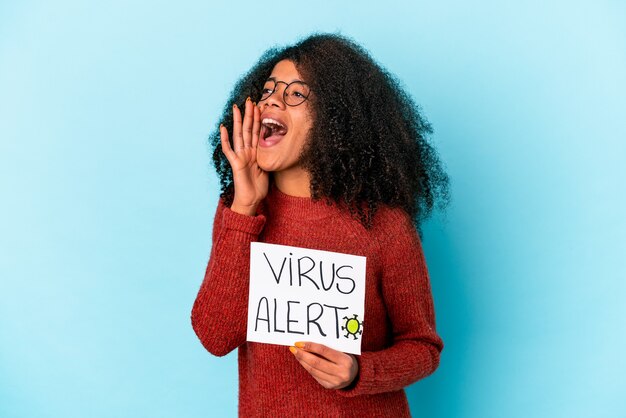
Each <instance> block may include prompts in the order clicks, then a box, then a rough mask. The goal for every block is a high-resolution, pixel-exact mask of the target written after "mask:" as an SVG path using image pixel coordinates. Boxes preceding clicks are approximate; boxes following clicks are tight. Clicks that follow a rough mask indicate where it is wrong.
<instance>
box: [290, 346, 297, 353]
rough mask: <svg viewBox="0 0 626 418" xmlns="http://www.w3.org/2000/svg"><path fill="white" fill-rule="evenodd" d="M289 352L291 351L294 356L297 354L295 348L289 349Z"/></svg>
mask: <svg viewBox="0 0 626 418" xmlns="http://www.w3.org/2000/svg"><path fill="white" fill-rule="evenodd" d="M289 351H291V352H292V353H293V354H296V353H297V352H298V350H297V349H296V347H289Z"/></svg>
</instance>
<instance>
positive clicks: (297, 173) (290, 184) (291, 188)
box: [272, 167, 311, 197]
mask: <svg viewBox="0 0 626 418" xmlns="http://www.w3.org/2000/svg"><path fill="white" fill-rule="evenodd" d="M272 174H273V176H274V182H275V183H276V187H278V190H280V191H281V192H283V193H285V194H287V195H290V196H297V197H311V177H310V176H309V173H308V172H307V171H305V170H304V169H302V168H299V167H294V168H293V169H291V170H285V171H277V172H274V173H272Z"/></svg>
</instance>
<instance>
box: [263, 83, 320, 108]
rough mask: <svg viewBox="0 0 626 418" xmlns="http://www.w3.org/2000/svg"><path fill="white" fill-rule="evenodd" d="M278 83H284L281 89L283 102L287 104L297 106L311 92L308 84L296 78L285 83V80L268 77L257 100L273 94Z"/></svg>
mask: <svg viewBox="0 0 626 418" xmlns="http://www.w3.org/2000/svg"><path fill="white" fill-rule="evenodd" d="M279 83H283V84H284V85H285V89H284V90H283V102H285V104H286V105H288V106H298V105H300V104H302V103H304V101H305V100H306V99H308V97H309V94H310V93H311V89H310V88H309V85H308V84H307V83H305V82H304V81H299V80H296V81H292V82H291V83H286V82H285V81H276V79H274V78H273V77H272V78H268V79H267V81H266V82H265V84H264V85H263V90H262V95H261V99H259V102H262V101H263V100H267V98H268V97H270V96H271V95H272V94H274V92H275V91H276V87H277V86H278V84H279Z"/></svg>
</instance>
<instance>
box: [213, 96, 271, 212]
mask: <svg viewBox="0 0 626 418" xmlns="http://www.w3.org/2000/svg"><path fill="white" fill-rule="evenodd" d="M260 130H261V111H260V110H259V108H258V107H257V106H255V105H254V104H253V103H252V101H251V100H250V97H248V98H247V99H246V104H245V109H244V117H243V123H242V121H241V112H240V110H239V108H238V107H237V105H233V146H234V150H233V148H231V146H230V142H228V129H226V127H225V126H223V125H220V139H221V143H222V152H223V153H224V155H225V156H226V158H227V159H228V162H229V163H230V166H231V168H232V170H233V182H234V186H235V196H234V199H233V204H232V205H231V207H230V209H231V210H233V211H235V212H239V213H242V214H244V215H255V214H256V208H257V206H258V205H259V203H260V202H261V200H263V198H264V197H265V196H266V195H267V191H268V186H269V175H268V173H267V172H266V171H263V170H262V169H261V167H259V165H258V163H257V161H256V148H257V144H258V142H259V132H260Z"/></svg>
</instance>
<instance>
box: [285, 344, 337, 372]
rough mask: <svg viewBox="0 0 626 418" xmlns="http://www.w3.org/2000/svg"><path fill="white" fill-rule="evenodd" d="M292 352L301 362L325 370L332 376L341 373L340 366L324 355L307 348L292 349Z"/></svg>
mask: <svg viewBox="0 0 626 418" xmlns="http://www.w3.org/2000/svg"><path fill="white" fill-rule="evenodd" d="M291 352H292V353H293V355H294V356H295V357H296V358H297V359H298V361H299V362H300V363H304V364H306V365H307V366H309V367H311V368H313V369H316V370H319V371H320V372H323V373H324V374H327V375H331V376H338V375H339V374H340V370H339V366H337V365H336V364H335V363H333V362H332V361H328V360H327V359H325V358H324V357H320V356H317V355H315V354H313V353H309V352H307V351H305V350H298V349H294V350H291ZM307 370H308V369H307ZM325 380H327V379H325Z"/></svg>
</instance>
